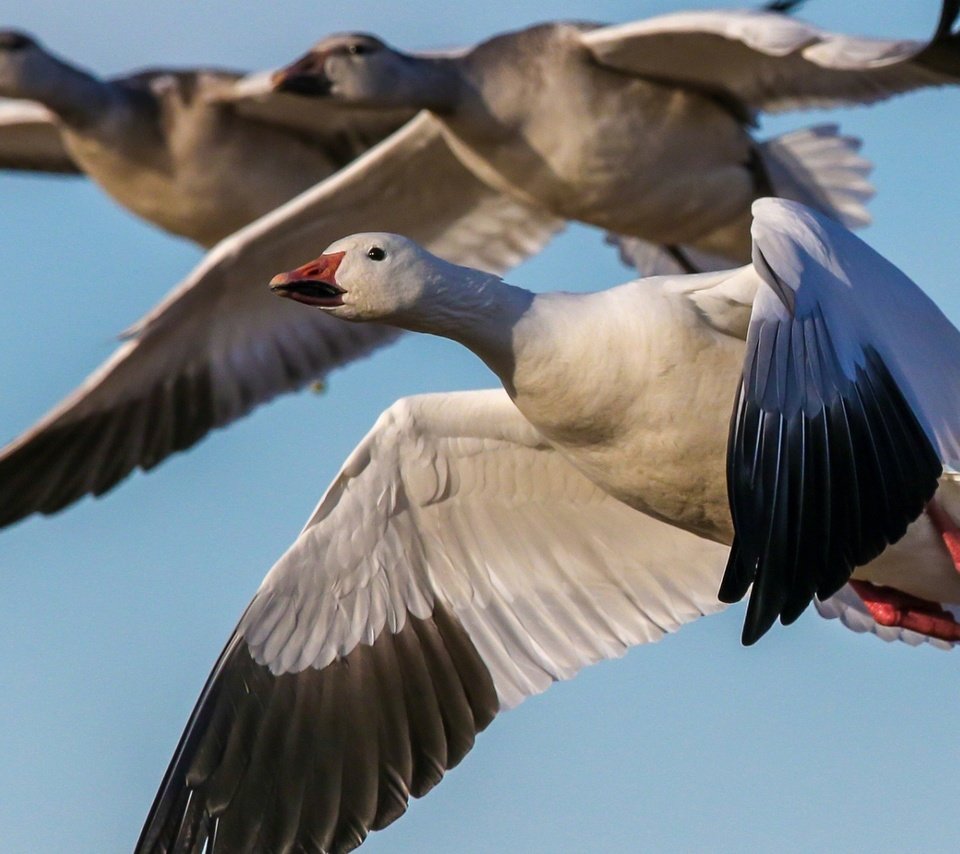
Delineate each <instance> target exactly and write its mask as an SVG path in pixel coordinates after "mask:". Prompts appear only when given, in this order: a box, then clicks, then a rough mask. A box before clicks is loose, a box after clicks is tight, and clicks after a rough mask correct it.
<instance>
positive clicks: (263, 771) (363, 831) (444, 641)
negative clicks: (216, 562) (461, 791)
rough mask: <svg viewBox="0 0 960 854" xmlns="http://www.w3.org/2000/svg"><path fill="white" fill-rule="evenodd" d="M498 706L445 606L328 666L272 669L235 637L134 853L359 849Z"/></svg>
mask: <svg viewBox="0 0 960 854" xmlns="http://www.w3.org/2000/svg"><path fill="white" fill-rule="evenodd" d="M498 708H499V701H498V699H497V695H496V690H495V688H494V685H493V681H492V679H491V677H490V674H489V672H488V670H487V668H486V666H485V665H484V664H483V661H482V660H481V658H480V656H479V654H478V653H477V651H476V648H475V647H474V646H473V643H472V642H471V641H470V639H469V637H468V635H467V634H466V632H465V630H464V629H463V628H462V626H461V625H460V624H459V622H458V621H457V619H456V617H454V616H453V614H452V613H451V612H449V611H448V610H446V609H445V608H443V607H442V606H441V605H439V604H437V605H435V608H434V612H433V614H432V615H431V616H430V617H428V618H426V619H422V620H421V619H418V618H415V617H412V616H409V615H408V618H407V621H406V623H405V625H404V627H403V628H402V629H401V630H400V631H399V632H397V633H396V634H391V633H389V632H387V631H384V632H383V633H381V635H380V636H379V637H378V638H377V640H376V641H375V642H374V643H373V644H372V645H370V646H366V645H361V646H358V647H356V648H355V649H354V650H353V651H352V652H350V653H349V654H348V655H347V656H346V657H344V658H342V659H338V660H336V661H334V662H333V663H332V664H330V665H329V666H327V667H325V668H323V669H321V670H317V669H314V668H309V667H308V668H307V669H305V670H303V671H300V672H299V673H284V674H281V675H278V676H277V675H274V674H272V673H271V672H270V670H269V669H268V668H267V667H265V666H263V665H260V664H258V663H257V662H256V661H255V660H254V659H253V658H252V656H251V655H250V652H249V649H248V647H247V645H246V642H245V641H244V640H243V638H242V637H241V636H239V635H237V636H235V637H234V638H233V639H232V640H231V642H230V644H228V646H227V648H226V649H225V650H224V652H223V654H222V655H221V658H220V660H219V661H218V663H217V666H216V668H215V669H214V671H213V674H212V675H211V677H210V679H209V680H208V682H207V685H206V687H205V688H204V690H203V693H202V694H201V696H200V700H199V701H198V703H197V706H196V708H195V709H194V712H193V714H192V716H191V718H190V721H189V723H188V724H187V728H186V730H185V732H184V735H183V737H182V738H181V741H180V745H179V746H178V748H177V751H176V753H175V754H174V758H173V760H172V762H171V764H170V767H169V769H168V770H167V773H166V775H165V777H164V780H163V783H162V784H161V786H160V790H159V792H158V794H157V797H156V799H155V801H154V804H153V807H152V809H151V811H150V814H149V816H148V818H147V821H146V823H145V825H144V828H143V832H142V834H141V836H140V841H139V842H138V843H137V847H136V851H137V852H138V854H147V853H148V852H149V854H160V852H163V854H173V853H174V852H178V854H179V852H184V854H186V852H193V851H199V850H206V851H207V852H208V854H215V852H217V851H234V850H262V851H271V852H274V851H276V852H283V851H292V850H296V851H300V850H304V851H325V852H338V854H339V852H346V851H351V850H353V849H354V848H356V847H357V846H358V845H360V844H361V843H362V842H363V840H364V838H365V837H366V836H367V834H368V832H369V831H371V830H379V829H381V828H383V827H386V826H387V825H388V824H390V823H391V822H393V821H395V820H396V819H397V818H398V817H399V816H401V815H402V814H403V813H404V812H405V810H406V808H407V804H408V801H409V798H410V796H411V795H413V796H414V797H419V796H421V795H423V794H425V793H426V792H428V791H429V790H430V789H431V788H432V787H433V786H434V785H436V783H437V782H439V780H440V779H441V778H442V776H443V774H444V772H445V771H446V770H447V769H449V768H452V767H453V766H454V765H456V764H457V763H458V762H459V761H460V760H461V759H462V758H463V756H464V755H465V754H466V753H467V752H468V751H469V750H470V748H471V747H472V745H473V741H474V736H475V735H476V733H477V732H479V731H480V730H482V729H484V728H485V727H486V725H487V724H488V723H489V722H490V721H491V720H492V719H493V717H494V715H495V714H496V712H497V710H498ZM204 845H206V846H207V847H206V848H204Z"/></svg>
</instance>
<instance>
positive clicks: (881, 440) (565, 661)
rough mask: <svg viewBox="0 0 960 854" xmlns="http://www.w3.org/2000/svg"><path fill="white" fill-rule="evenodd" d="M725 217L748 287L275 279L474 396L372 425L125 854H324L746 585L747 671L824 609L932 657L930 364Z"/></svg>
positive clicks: (202, 704) (824, 224) (375, 246)
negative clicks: (500, 732) (489, 377)
mask: <svg viewBox="0 0 960 854" xmlns="http://www.w3.org/2000/svg"><path fill="white" fill-rule="evenodd" d="M755 211H756V220H755V223H754V238H755V250H754V252H755V259H756V260H755V262H754V264H753V265H751V266H748V267H744V268H741V269H738V270H732V271H725V272H722V273H709V274H701V275H696V276H674V277H657V278H651V279H644V280H639V281H636V282H631V283H628V284H626V285H622V286H620V287H618V288H613V289H611V290H608V291H603V292H599V293H594V294H578V295H574V294H563V293H550V294H542V295H534V294H532V293H529V292H527V291H524V290H522V289H520V288H516V287H513V286H511V285H508V284H506V283H505V282H503V281H502V280H501V279H499V278H498V277H496V276H492V275H490V274H487V273H482V272H479V271H476V270H470V269H466V268H463V267H458V266H455V265H452V264H449V263H448V262H445V261H442V260H440V259H438V258H436V257H434V256H432V255H430V254H428V253H427V252H425V251H424V250H422V249H421V248H420V247H418V246H417V245H416V244H414V243H412V242H411V241H409V240H407V239H405V238H402V237H398V236H396V235H389V234H362V235H355V236H353V237H349V238H346V239H344V240H341V241H338V242H337V243H334V244H333V245H332V246H331V247H330V248H329V249H328V250H327V252H326V253H325V254H324V255H322V256H321V257H320V258H318V259H317V260H316V261H314V262H311V263H310V264H307V265H304V266H303V267H301V268H300V269H298V270H295V271H293V272H292V273H288V274H283V275H281V276H278V277H276V278H275V280H274V282H273V287H274V289H275V290H276V291H277V292H278V293H280V294H282V295H284V296H287V297H290V298H292V299H294V300H297V301H299V302H303V303H306V304H307V305H309V306H313V307H314V310H321V311H324V312H326V313H328V314H331V315H334V316H336V317H340V318H343V319H345V320H351V321H363V322H365V321H376V322H385V323H390V324H396V325H398V326H401V327H403V328H405V329H410V330H415V331H421V332H430V333H433V334H438V335H444V336H447V337H450V338H453V339H454V340H457V341H460V342H461V343H463V344H465V345H466V346H468V347H469V348H470V349H471V350H473V351H474V352H475V353H477V355H479V356H480V357H481V358H482V359H483V360H484V361H485V362H486V364H487V365H489V366H490V368H491V369H492V370H493V371H494V372H495V373H496V374H497V375H498V377H499V378H500V379H501V381H502V382H503V385H504V388H505V389H506V391H505V392H504V391H499V390H498V391H485V392H466V393H459V394H440V395H427V396H423V397H416V398H409V399H406V400H402V401H400V402H398V403H397V404H395V405H394V406H393V407H391V408H390V409H389V410H388V411H387V412H385V413H384V415H383V416H382V417H381V418H380V420H379V421H378V422H377V424H376V425H375V426H374V428H373V430H372V431H371V432H370V434H369V435H368V436H367V437H366V438H365V439H364V440H363V441H362V442H361V443H360V445H359V446H358V447H357V449H356V450H355V451H354V452H353V454H352V455H351V456H350V457H349V459H348V460H347V461H346V463H345V464H344V466H343V468H342V470H341V472H340V474H339V475H338V476H337V478H336V479H335V480H334V483H333V484H332V486H331V487H330V488H329V489H328V491H327V493H326V494H325V495H324V497H323V498H322V499H321V501H320V503H319V505H318V506H317V508H316V510H315V511H314V513H313V515H312V516H311V518H310V519H309V521H308V522H307V524H306V526H305V528H304V529H303V531H302V532H301V534H300V536H299V537H298V538H297V540H296V542H295V543H294V544H293V545H292V546H291V548H290V549H289V550H288V552H287V553H286V554H285V555H284V556H283V557H282V558H281V559H280V560H279V561H278V562H277V564H276V565H275V566H274V567H273V568H272V569H271V571H270V572H269V573H268V575H267V577H266V578H265V579H264V582H263V584H262V585H261V587H260V589H259V591H258V592H257V594H256V595H255V597H254V599H253V601H252V603H251V604H250V606H249V607H248V608H247V610H246V612H245V613H244V615H243V617H242V618H241V620H240V623H239V625H238V627H237V629H236V632H235V633H234V635H233V637H232V638H231V639H230V641H229V642H228V644H227V647H226V649H225V650H224V652H223V654H222V656H221V658H220V660H219V661H218V663H217V665H216V667H215V668H214V671H213V673H212V674H211V676H210V679H209V681H208V683H207V685H206V687H205V688H204V690H203V693H202V695H201V697H200V700H199V702H198V704H197V707H196V709H195V711H194V713H193V715H192V717H191V719H190V722H189V723H188V725H187V729H186V731H185V733H184V735H183V738H182V740H181V743H180V745H179V747H178V748H177V751H176V754H175V756H174V758H173V761H172V762H171V765H170V768H169V769H168V771H167V774H166V776H165V778H164V780H163V783H162V785H161V788H160V791H159V793H158V795H157V798H156V801H155V802H154V806H153V809H152V810H151V812H150V815H149V817H148V819H147V823H146V825H145V827H144V830H143V833H142V836H141V839H140V842H139V844H138V846H137V851H138V852H160V851H163V852H181V851H193V850H201V849H203V846H204V844H206V845H207V846H208V847H207V849H205V850H209V851H217V850H225V851H232V850H237V849H241V848H252V849H255V850H270V851H275V852H285V851H293V850H308V851H331V852H340V851H347V850H350V849H351V848H353V847H355V846H356V845H357V844H359V843H360V842H361V841H362V840H363V838H364V837H365V835H366V834H367V832H368V831H369V830H375V829H379V828H382V827H384V826H386V825H387V824H389V823H390V822H392V821H393V820H395V819H396V818H397V817H398V816H399V815H400V814H402V813H403V811H404V810H405V808H406V805H407V802H408V799H409V797H410V795H413V796H420V795H422V794H424V793H425V792H426V791H428V790H429V789H430V788H431V787H432V786H433V785H435V784H436V783H437V782H438V781H439V779H440V778H441V776H442V775H443V772H444V770H445V769H446V768H449V767H452V766H453V765H454V764H456V763H457V762H458V761H459V760H460V759H461V758H462V757H463V755H464V754H465V753H466V752H467V751H468V750H469V749H470V747H471V746H472V744H473V740H474V735H475V733H476V732H478V731H479V730H481V729H483V728H484V727H485V726H486V725H487V724H488V723H489V722H490V720H491V719H492V718H493V717H494V716H495V714H496V713H497V712H498V711H500V710H501V709H504V708H509V707H511V706H514V705H516V704H518V703H519V702H521V701H522V700H523V699H524V698H525V697H528V696H530V695H532V694H535V693H538V692H540V691H543V690H544V689H545V688H547V687H548V686H549V685H550V683H551V682H552V681H553V680H556V679H564V678H569V677H571V676H572V675H574V674H575V673H576V672H577V671H578V670H579V669H580V668H581V667H583V666H584V665H586V664H589V663H591V662H594V661H597V660H599V659H602V658H608V657H611V656H615V655H619V654H621V653H622V652H623V651H624V650H625V649H626V648H627V647H629V646H631V645H634V644H638V643H644V642H648V641H652V640H656V639H658V638H659V637H661V636H662V635H663V634H664V633H666V632H669V631H673V630H675V629H677V628H678V627H679V626H681V625H682V624H683V623H685V622H687V621H689V620H692V619H694V618H696V617H698V616H700V615H701V614H707V613H711V612H714V611H717V610H719V609H720V608H721V607H722V604H721V603H720V601H719V599H718V596H717V592H718V590H719V589H721V584H722V585H723V589H724V592H725V593H729V594H730V596H728V597H727V598H733V597H735V596H739V595H741V594H742V589H741V586H742V584H743V583H744V582H745V581H749V580H750V579H751V578H752V577H753V576H754V575H756V578H757V580H756V582H755V586H754V593H753V595H752V598H751V603H750V607H749V609H748V616H747V624H746V628H745V639H746V640H747V641H748V642H750V641H752V640H754V639H755V638H756V636H758V635H759V634H761V633H762V632H763V631H765V630H766V628H767V627H768V626H769V623H770V622H772V621H773V619H775V618H776V617H777V616H778V615H780V616H781V617H782V618H783V619H784V620H785V621H789V620H792V619H795V618H796V617H797V616H798V615H799V613H800V611H801V610H802V606H805V605H806V604H809V602H810V600H811V599H812V597H813V596H814V594H817V595H819V596H820V597H821V598H823V599H827V597H829V596H830V595H831V594H833V593H835V592H836V591H837V590H838V589H839V590H840V592H839V593H838V594H837V596H835V597H834V598H832V599H827V601H826V602H825V603H824V607H825V608H826V609H827V612H828V614H829V615H831V616H838V615H839V616H841V617H843V619H844V621H845V622H847V623H848V624H849V625H851V626H852V627H854V628H857V629H859V630H864V629H868V630H872V631H875V632H876V633H877V634H879V635H880V636H881V637H884V638H886V639H893V638H897V637H898V638H902V639H904V640H907V641H909V642H911V643H916V642H920V641H922V640H923V639H929V640H931V641H932V642H934V643H936V644H938V645H941V646H949V645H952V644H953V643H955V642H957V641H960V622H958V621H957V620H956V619H955V615H956V614H960V608H958V604H960V574H958V572H957V569H956V567H955V564H954V560H953V559H952V558H951V554H950V552H949V551H948V549H947V548H946V546H945V541H946V542H949V541H950V540H951V537H954V536H955V534H956V530H955V527H954V526H953V523H952V521H951V518H952V517H953V516H955V515H956V514H957V513H958V512H960V484H958V483H957V481H956V479H955V478H953V477H951V476H943V478H942V479H941V480H940V481H939V492H937V489H938V477H940V475H941V468H942V465H941V462H942V461H943V462H950V463H953V462H955V461H956V460H957V459H958V456H960V447H958V444H957V433H956V431H955V430H954V428H953V425H960V412H957V411H955V410H957V408H958V404H957V403H956V401H957V400H958V399H960V398H958V396H957V394H956V392H958V391H960V388H957V386H960V377H957V376H954V375H951V374H950V373H946V374H945V375H939V376H937V377H936V382H934V381H932V380H931V378H930V372H929V366H930V364H940V363H945V364H957V363H958V362H957V359H958V357H960V334H958V332H957V331H956V330H955V329H954V328H953V327H952V326H951V325H950V324H949V323H948V322H947V320H946V319H945V318H944V317H943V315H942V314H940V313H939V311H938V310H937V309H936V308H935V306H933V304H932V303H931V302H930V301H929V300H928V299H927V298H926V297H925V296H924V295H923V294H922V292H921V291H920V290H919V289H918V288H917V287H916V286H915V285H914V284H913V283H912V282H910V281H909V280H908V279H907V278H906V277H905V276H904V275H903V274H902V273H900V272H899V271H898V270H896V268H894V267H893V266H892V265H890V264H889V263H888V262H886V261H885V260H884V259H883V258H881V257H880V256H878V255H877V254H876V253H874V252H873V251H872V250H871V249H869V248H868V247H867V246H865V245H864V244H863V243H862V242H860V241H859V240H857V239H856V238H855V237H853V236H852V235H851V234H850V233H849V232H847V231H846V230H845V229H843V228H842V227H841V226H839V225H837V224H836V223H834V222H832V221H830V220H828V219H826V218H823V217H820V216H818V215H817V214H814V213H812V212H810V211H809V210H806V209H804V208H803V207H802V206H800V205H796V204H794V203H790V202H783V201H775V200H764V201H761V202H758V203H757V204H756V205H755ZM304 310H306V309H304ZM748 327H749V333H748ZM771 342H772V344H771ZM738 383H741V384H743V385H744V391H742V392H741V393H740V396H739V401H740V402H739V404H738V406H739V409H738V412H740V413H741V416H742V417H740V418H738V419H737V420H735V421H734V425H735V426H734V428H733V430H732V432H731V439H730V441H731V447H732V448H733V451H732V453H731V454H730V460H729V461H728V462H727V463H726V464H725V457H726V456H727V451H726V448H727V442H728V439H727V432H728V427H729V425H730V417H729V414H730V411H731V409H732V408H733V407H734V398H735V396H736V394H737V385H738ZM838 412H839V413H842V414H844V415H845V418H846V420H843V419H841V418H839V417H837V413H838ZM818 419H819V420H818ZM758 422H759V423H760V424H761V427H762V429H761V430H760V433H770V432H771V431H772V432H773V433H777V431H778V430H779V431H780V432H779V435H780V441H779V444H778V445H776V446H773V445H771V444H770V443H769V442H758V441H757V432H758V431H757V429H756V425H757V423H758ZM816 424H820V425H822V426H821V427H820V428H816V427H815V426H811V425H816ZM770 425H773V426H772V427H771V426H770ZM798 425H799V427H798ZM747 427H749V428H750V429H749V430H747V429H746V428H747ZM818 429H819V432H817V430H818ZM745 456H746V457H748V458H749V464H750V465H751V466H754V467H755V469H756V475H755V481H754V483H752V484H746V485H744V483H742V480H743V478H744V476H745V475H744V457H745ZM754 457H755V458H756V461H757V462H756V463H754V462H753V460H754ZM727 467H729V468H730V472H731V476H732V477H733V478H734V480H733V484H734V485H733V489H732V492H733V502H734V507H735V510H736V513H735V520H734V521H731V515H730V509H729V504H728V499H727V485H726V480H727V471H726V469H727ZM854 469H856V471H855V472H854ZM771 484H772V486H771ZM811 487H812V488H811ZM754 489H757V490H759V491H760V498H758V499H756V500H754V497H753V496H754V492H753V490H754ZM814 490H815V492H814ZM935 492H937V498H936V503H933V504H931V505H929V507H930V511H929V512H928V513H927V514H924V513H923V508H924V505H925V503H926V502H928V501H931V499H932V497H933V495H934V493H935ZM811 495H815V497H816V498H817V499H819V500H818V501H815V500H813V498H812V497H811ZM911 523H912V524H911ZM908 525H909V528H907V526H908ZM905 529H906V536H903V535H904V530H905ZM758 530H759V531H762V532H764V533H765V534H766V536H765V537H763V538H762V543H761V547H760V548H759V554H758V556H757V557H756V558H755V559H752V560H753V562H752V563H749V562H747V558H746V555H748V554H750V550H751V549H754V550H755V551H756V550H757V549H756V547H755V543H756V541H757V535H756V532H757V531H758ZM944 535H946V537H944ZM899 537H903V538H902V539H900V540H899V542H897V543H895V544H894V545H892V546H890V547H889V548H887V549H886V550H885V551H883V552H882V553H881V554H880V555H879V556H877V552H878V551H879V550H880V548H882V546H883V545H884V544H885V543H886V542H890V541H894V540H897V539H898V538H899ZM734 538H736V540H737V543H738V546H737V548H736V549H735V550H734V551H733V552H732V553H731V552H730V550H729V549H728V548H727V545H726V544H727V543H729V542H730V541H731V540H732V539H734ZM789 544H793V549H792V550H791V549H789V548H787V547H786V546H787V545H789ZM731 555H735V557H734V556H731ZM862 560H869V561H870V562H869V563H867V564H866V565H865V566H862V567H860V568H858V569H857V570H856V572H855V578H856V579H857V581H856V582H855V583H856V584H857V587H856V592H855V591H854V590H852V589H851V588H849V587H844V584H845V582H846V581H847V577H848V576H849V574H850V572H851V570H852V569H853V566H852V564H854V563H859V562H861V561H862ZM725 564H726V565H727V569H726V573H725V572H724V566H725ZM748 576H749V577H748ZM857 593H860V594H862V598H860V597H859V596H858V595H857Z"/></svg>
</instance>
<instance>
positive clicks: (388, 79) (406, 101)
mask: <svg viewBox="0 0 960 854" xmlns="http://www.w3.org/2000/svg"><path fill="white" fill-rule="evenodd" d="M273 87H274V89H275V90H276V91H278V92H290V93H293V94H296V95H303V96H307V97H312V98H330V99H334V100H337V101H340V102H343V103H346V104H355V105H357V106H364V107H412V108H418V109H420V108H426V109H437V110H443V109H448V108H450V107H451V106H452V101H453V98H454V95H455V90H456V76H455V73H454V72H453V69H452V67H451V66H450V63H449V61H448V60H445V59H444V58H441V57H420V56H411V55H409V54H405V53H401V52H400V51H398V50H395V49H394V48H392V47H390V46H389V45H388V44H386V43H384V42H382V41H381V40H380V39H378V38H376V37H375V36H371V35H367V34H365V33H348V34H341V35H334V36H329V37H328V38H326V39H323V40H322V41H320V42H318V43H317V44H316V45H314V46H313V48H311V49H310V50H309V51H308V52H307V53H306V54H304V55H303V56H302V57H300V59H298V60H296V61H295V62H292V63H291V64H290V65H288V66H286V67H285V68H282V69H281V70H280V71H277V72H276V73H275V74H274V75H273Z"/></svg>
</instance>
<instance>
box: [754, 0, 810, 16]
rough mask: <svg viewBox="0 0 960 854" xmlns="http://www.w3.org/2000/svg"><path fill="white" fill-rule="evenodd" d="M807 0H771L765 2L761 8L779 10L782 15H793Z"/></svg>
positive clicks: (769, 10) (766, 10)
mask: <svg viewBox="0 0 960 854" xmlns="http://www.w3.org/2000/svg"><path fill="white" fill-rule="evenodd" d="M806 2H807V0H770V2H768V3H764V4H763V6H761V7H760V8H761V9H762V10H763V11H764V12H777V13H779V14H781V15H792V14H793V13H794V12H795V11H796V10H797V9H799V8H800V7H801V6H802V5H803V4H804V3H806Z"/></svg>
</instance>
